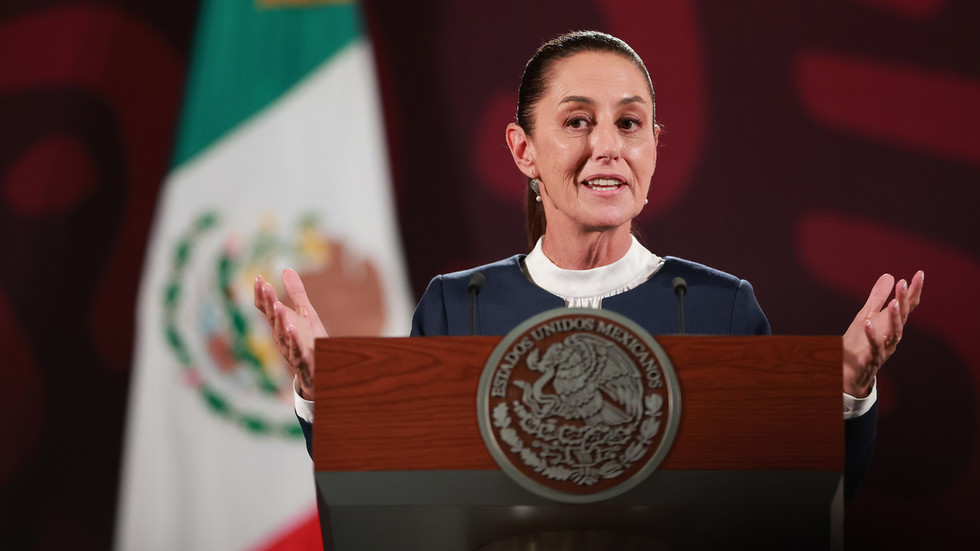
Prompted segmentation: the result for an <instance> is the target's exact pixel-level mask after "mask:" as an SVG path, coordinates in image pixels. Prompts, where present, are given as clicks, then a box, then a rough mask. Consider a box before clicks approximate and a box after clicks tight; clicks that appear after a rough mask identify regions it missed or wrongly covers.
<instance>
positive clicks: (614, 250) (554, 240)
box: [541, 224, 633, 270]
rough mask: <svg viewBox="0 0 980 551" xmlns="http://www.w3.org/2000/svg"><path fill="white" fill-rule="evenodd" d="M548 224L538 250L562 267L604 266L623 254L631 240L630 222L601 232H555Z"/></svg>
mask: <svg viewBox="0 0 980 551" xmlns="http://www.w3.org/2000/svg"><path fill="white" fill-rule="evenodd" d="M557 233H558V232H552V230H551V228H550V227H549V228H548V229H547V230H546V232H545V234H544V241H543V242H542V243H541V250H542V252H544V254H545V256H547V257H548V259H549V260H551V262H553V263H554V264H555V266H558V267H559V268H562V269H565V270H589V269H592V268H598V267H600V266H607V265H609V264H612V263H613V262H616V261H617V260H619V259H621V258H623V257H624V256H626V252H627V251H629V248H630V245H632V243H633V240H632V238H631V237H630V225H629V224H624V225H622V226H619V227H616V228H610V229H607V230H601V231H581V232H576V233H574V234H572V235H561V236H559V235H556V234H557Z"/></svg>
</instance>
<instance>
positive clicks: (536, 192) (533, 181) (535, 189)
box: [530, 178, 541, 203]
mask: <svg viewBox="0 0 980 551" xmlns="http://www.w3.org/2000/svg"><path fill="white" fill-rule="evenodd" d="M530 186H531V191H533V192H534V195H536V196H537V197H535V198H534V200H535V201H537V202H539V203H540V202H541V191H540V190H539V189H538V179H537V178H531V182H530Z"/></svg>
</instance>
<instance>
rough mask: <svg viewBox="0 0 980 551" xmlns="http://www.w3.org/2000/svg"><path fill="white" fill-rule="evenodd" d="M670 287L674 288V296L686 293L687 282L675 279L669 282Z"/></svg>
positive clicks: (679, 278)
mask: <svg viewBox="0 0 980 551" xmlns="http://www.w3.org/2000/svg"><path fill="white" fill-rule="evenodd" d="M670 286H671V287H673V288H674V294H675V295H680V294H682V293H687V282H686V281H684V278H683V277H675V278H674V279H673V280H671V282H670Z"/></svg>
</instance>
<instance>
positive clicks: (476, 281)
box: [466, 272, 487, 335]
mask: <svg viewBox="0 0 980 551" xmlns="http://www.w3.org/2000/svg"><path fill="white" fill-rule="evenodd" d="M486 282H487V278H486V277H485V276H484V275H483V273H482V272H476V273H474V274H473V275H471V276H470V284H469V285H467V287H466V291H467V292H468V293H469V294H470V334H471V335H476V295H479V294H480V291H482V290H483V284H484V283H486Z"/></svg>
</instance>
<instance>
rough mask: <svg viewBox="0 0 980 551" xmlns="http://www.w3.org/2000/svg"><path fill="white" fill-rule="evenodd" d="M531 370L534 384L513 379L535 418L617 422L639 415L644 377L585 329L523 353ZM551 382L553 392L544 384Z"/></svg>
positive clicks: (624, 357)
mask: <svg viewBox="0 0 980 551" xmlns="http://www.w3.org/2000/svg"><path fill="white" fill-rule="evenodd" d="M527 365H528V367H529V368H530V369H532V370H534V371H537V372H540V373H542V375H541V377H539V378H538V379H537V380H536V381H535V382H534V384H529V383H528V382H526V381H519V380H515V381H514V384H515V385H517V386H518V387H520V388H522V389H523V390H524V396H523V401H524V404H525V405H527V406H528V408H530V409H531V411H532V412H533V414H534V415H535V416H537V417H539V418H541V417H550V416H560V417H563V418H565V419H583V420H584V421H585V422H586V423H587V424H588V425H589V426H598V425H606V426H616V425H622V424H624V423H628V422H630V421H632V420H634V419H637V418H639V417H640V416H641V415H642V410H643V380H642V378H641V377H640V373H639V371H638V370H637V368H636V366H635V365H634V363H633V362H632V361H630V358H629V357H628V356H627V355H626V353H625V352H623V351H622V350H620V349H619V348H618V347H617V346H615V345H614V344H612V343H610V342H608V341H606V340H604V339H602V338H600V337H597V336H595V335H590V334H588V333H575V334H573V335H570V336H569V337H568V338H566V339H565V340H564V341H563V342H560V343H555V344H553V345H551V346H550V347H548V350H547V351H545V353H544V357H542V358H541V359H540V360H539V359H538V351H537V350H535V351H533V352H531V353H530V354H529V355H528V358H527ZM548 382H552V387H553V388H554V390H555V394H546V393H545V392H544V387H545V385H546V384H547V383H548Z"/></svg>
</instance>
